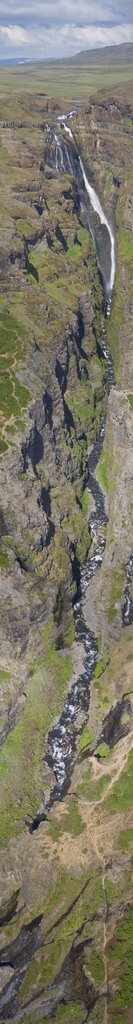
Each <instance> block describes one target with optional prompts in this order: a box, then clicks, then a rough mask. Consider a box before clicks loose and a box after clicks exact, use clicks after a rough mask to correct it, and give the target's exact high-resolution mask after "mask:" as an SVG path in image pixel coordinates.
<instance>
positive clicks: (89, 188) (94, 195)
mask: <svg viewBox="0 0 133 1024" xmlns="http://www.w3.org/2000/svg"><path fill="white" fill-rule="evenodd" d="M79 163H80V167H81V171H82V175H83V180H84V184H85V188H86V192H88V195H89V197H90V201H91V205H92V206H93V210H95V212H96V213H98V216H99V217H100V221H101V224H105V226H106V228H107V231H108V233H109V237H110V243H111V271H110V279H109V282H108V288H109V291H112V288H113V284H114V277H115V240H114V235H113V231H112V229H111V227H110V224H109V222H108V220H107V217H105V213H104V212H103V209H102V206H101V203H100V200H99V199H98V196H97V193H96V192H95V189H94V188H92V185H89V181H88V178H87V176H86V174H85V170H84V165H83V161H82V160H81V157H80V156H79Z"/></svg>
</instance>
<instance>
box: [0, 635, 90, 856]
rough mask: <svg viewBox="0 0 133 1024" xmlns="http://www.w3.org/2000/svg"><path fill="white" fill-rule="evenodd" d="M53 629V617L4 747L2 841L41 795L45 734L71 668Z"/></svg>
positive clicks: (0, 777) (0, 767) (17, 827)
mask: <svg viewBox="0 0 133 1024" xmlns="http://www.w3.org/2000/svg"><path fill="white" fill-rule="evenodd" d="M52 631H53V620H52V621H51V622H50V623H49V624H48V625H47V626H45V628H44V631H43V641H44V642H45V652H44V656H43V659H42V661H41V662H40V665H39V664H38V663H37V665H34V666H32V675H31V678H30V680H29V683H28V687H27V699H26V702H25V705H24V709H23V714H22V716H21V718H20V720H19V721H18V722H17V724H16V725H15V727H14V729H12V732H11V733H10V734H9V736H8V738H7V739H6V741H5V744H4V748H3V751H2V758H1V764H0V780H1V844H2V843H3V844H4V843H5V842H8V840H9V838H10V836H12V835H13V834H18V833H19V832H20V830H21V828H22V829H23V828H24V825H25V818H26V816H27V814H29V815H30V816H31V817H32V816H33V817H34V816H35V814H36V813H37V811H38V806H39V803H40V799H42V781H41V773H40V771H39V769H40V759H41V755H42V752H43V751H44V737H45V735H46V734H47V731H48V728H49V726H50V722H51V719H52V718H53V714H57V713H59V711H60V708H61V703H62V697H63V695H64V687H65V684H66V682H67V680H68V678H70V675H71V671H72V662H71V657H70V654H68V653H67V652H64V651H63V652H61V651H60V652H59V653H58V652H57V651H56V649H55V645H54V640H53V636H52ZM43 786H44V781H43Z"/></svg>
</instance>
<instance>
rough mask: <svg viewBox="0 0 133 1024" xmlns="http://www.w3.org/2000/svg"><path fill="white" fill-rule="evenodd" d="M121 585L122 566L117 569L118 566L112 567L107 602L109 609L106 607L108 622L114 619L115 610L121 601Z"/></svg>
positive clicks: (122, 583)
mask: <svg viewBox="0 0 133 1024" xmlns="http://www.w3.org/2000/svg"><path fill="white" fill-rule="evenodd" d="M123 585H124V570H123V568H121V569H119V568H118V569H113V570H112V573H111V589H110V602H109V609H108V622H109V623H110V624H111V623H112V622H114V619H115V618H116V615H117V610H118V608H119V605H120V602H121V599H122V594H123Z"/></svg>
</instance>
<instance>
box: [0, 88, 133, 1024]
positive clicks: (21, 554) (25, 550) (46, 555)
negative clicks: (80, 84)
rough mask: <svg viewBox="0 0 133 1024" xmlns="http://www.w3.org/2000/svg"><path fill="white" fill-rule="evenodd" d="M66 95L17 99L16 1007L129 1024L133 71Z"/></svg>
mask: <svg viewBox="0 0 133 1024" xmlns="http://www.w3.org/2000/svg"><path fill="white" fill-rule="evenodd" d="M17 74H18V70H17ZM62 106H63V104H62V101H61V102H60V103H59V101H58V103H57V102H56V100H54V101H53V100H51V99H50V98H49V97H48V96H46V97H44V95H38V93H37V92H36V94H34V95H33V94H32V92H31V93H30V91H29V92H28V91H26V92H25V93H22V94H21V95H20V93H17V92H16V94H15V97H14V96H13V97H12V94H11V95H8V96H7V94H3V92H1V96H0V111H1V119H0V189H1V191H0V225H1V239H0V378H1V380H0V385H1V386H0V395H1V399H0V401H1V410H0V411H1V439H0V568H1V577H0V612H1V656H0V678H1V708H2V714H1V757H0V835H1V840H0V844H1V848H0V853H1V858H0V862H1V868H0V886H1V890H0V925H1V929H0V993H1V994H0V1020H1V1022H2V1024H6V1022H8V1024H11V1021H12V1022H14V1024H37V1022H38V1024H41V1022H42V1021H43V1022H44V1024H46V1022H48V1021H49V1024H52V1022H53V1020H54V1021H55V1022H56V1024H58V1022H59V1021H60V1024H72V1022H74V1024H84V1022H85V1020H88V1021H90V1024H131V1022H132V1005H133V989H132V943H133V913H132V867H133V858H132V852H133V816H132V770H133V628H132V623H133V542H132V537H133V495H132V479H133V459H132V451H133V339H132V329H133V290H132V275H133V244H132V232H133V167H132V143H133V87H132V85H131V83H130V85H129V86H128V87H127V90H126V86H125V84H124V86H121V87H120V88H119V87H118V86H115V88H114V89H113V94H112V90H111V91H109V89H107V90H106V91H105V90H104V91H103V92H102V93H101V95H98V96H94V97H93V102H92V101H90V100H88V101H87V102H86V104H84V105H83V106H82V109H81V110H80V109H78V111H77V114H76V115H75V116H74V118H73V122H72V126H73V135H74V141H73V140H72V139H71V138H70V136H69V137H68V138H67V135H66V132H65V129H64V127H62V128H61V125H60V122H59V121H58V122H57V116H59V115H60V112H61V110H62ZM68 123H69V125H70V124H71V122H68ZM57 136H58V138H57ZM61 138H62V140H63V142H62V148H61ZM63 147H64V148H63ZM67 149H68V155H67ZM62 151H63V154H64V166H63V165H62ZM65 153H66V157H65ZM75 153H76V156H75ZM77 154H80V155H81V157H82V160H83V161H84V165H85V169H86V174H88V178H89V181H91V183H92V185H93V188H95V190H96V192H97V195H98V197H99V200H100V202H101V204H102V207H103V210H104V211H105V214H106V218H107V219H108V221H109V223H110V224H111V225H112V230H113V232H114V235H115V251H116V274H115V283H114V289H113V294H112V301H111V305H110V307H109V305H108V307H107V306H106V303H105V295H104V290H103V284H102V280H101V278H100V275H99V271H98V265H97V258H96V249H95V245H94V241H93V239H92V234H93V238H94V235H95V232H94V230H93V231H92V233H90V231H89V230H88V221H89V218H90V205H89V200H88V198H86V196H85V192H84V191H83V183H82V189H81V190H80V185H79V177H78V174H77V167H78V169H79V159H78V156H77ZM65 159H66V160H67V164H65ZM72 160H73V161H74V163H73V162H72ZM68 163H69V166H68ZM73 168H74V173H73ZM91 225H92V222H91ZM93 228H95V230H96V232H97V213H96V211H95V213H94V220H93ZM104 229H105V223H104ZM105 241H106V236H105V232H104V234H103V235H102V246H103V248H104V254H105V260H106V246H105ZM98 244H99V246H100V247H101V231H100V232H99V234H98ZM107 255H108V254H107ZM107 311H108V313H109V312H110V315H109V316H108V317H106V312H107ZM106 346H107V347H106ZM101 439H102V440H101ZM99 552H100V555H99ZM101 552H102V554H101ZM98 559H99V560H98ZM76 597H77V602H76V605H75V601H76ZM64 765H65V769H64ZM64 771H65V776H64V774H63V772H64Z"/></svg>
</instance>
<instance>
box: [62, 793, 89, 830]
mask: <svg viewBox="0 0 133 1024" xmlns="http://www.w3.org/2000/svg"><path fill="white" fill-rule="evenodd" d="M85 828H86V825H85V824H84V822H83V821H82V819H81V817H80V814H79V811H78V806H77V802H76V801H75V800H71V801H70V804H69V810H68V814H67V816H66V815H65V818H64V825H63V831H64V832H72V835H73V836H79V835H81V832H84V830H85Z"/></svg>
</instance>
